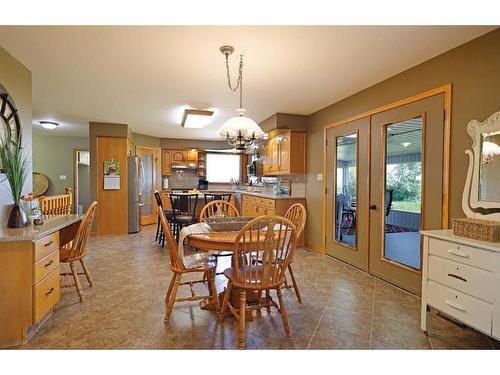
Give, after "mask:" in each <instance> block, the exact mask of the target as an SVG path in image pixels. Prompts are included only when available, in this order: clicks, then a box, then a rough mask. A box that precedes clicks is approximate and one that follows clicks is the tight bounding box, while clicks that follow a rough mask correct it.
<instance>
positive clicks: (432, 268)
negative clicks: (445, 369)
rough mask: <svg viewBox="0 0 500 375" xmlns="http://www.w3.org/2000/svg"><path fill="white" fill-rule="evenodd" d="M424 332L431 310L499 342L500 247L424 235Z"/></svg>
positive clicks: (438, 233)
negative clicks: (430, 308)
mask: <svg viewBox="0 0 500 375" xmlns="http://www.w3.org/2000/svg"><path fill="white" fill-rule="evenodd" d="M422 235H423V245H424V254H423V273H422V316H421V328H422V330H423V331H425V332H427V319H428V310H429V307H433V308H435V309H436V310H438V311H440V312H443V313H444V314H446V315H448V316H450V317H452V318H454V319H456V320H458V321H460V322H462V323H465V324H467V325H468V326H471V327H473V328H475V329H477V330H479V331H481V332H484V333H485V334H487V335H489V336H493V337H495V338H496V339H500V243H489V242H481V241H475V240H470V239H468V238H464V237H458V236H455V235H454V234H453V232H452V231H451V230H429V231H423V232H422Z"/></svg>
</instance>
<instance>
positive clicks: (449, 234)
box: [420, 229, 500, 253]
mask: <svg viewBox="0 0 500 375" xmlns="http://www.w3.org/2000/svg"><path fill="white" fill-rule="evenodd" d="M420 234H422V235H423V236H428V237H433V238H437V239H439V240H445V241H451V242H460V243H463V244H465V245H468V246H472V247H479V248H481V249H486V250H491V251H496V252H499V253H500V242H485V241H477V240H473V239H471V238H467V237H461V236H457V235H454V234H453V230H452V229H437V230H423V231H420Z"/></svg>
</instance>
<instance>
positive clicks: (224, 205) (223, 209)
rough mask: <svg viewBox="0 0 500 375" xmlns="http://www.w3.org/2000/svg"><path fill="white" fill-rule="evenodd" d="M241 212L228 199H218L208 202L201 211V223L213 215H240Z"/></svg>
mask: <svg viewBox="0 0 500 375" xmlns="http://www.w3.org/2000/svg"><path fill="white" fill-rule="evenodd" d="M238 216H240V212H239V211H238V209H237V208H236V207H235V206H234V205H233V204H232V203H229V202H228V201H224V200H216V201H211V202H210V203H208V204H206V205H205V206H204V207H203V208H202V209H201V212H200V223H202V222H203V219H208V218H211V217H238Z"/></svg>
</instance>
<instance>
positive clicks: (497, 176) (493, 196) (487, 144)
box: [479, 130, 500, 202]
mask: <svg viewBox="0 0 500 375" xmlns="http://www.w3.org/2000/svg"><path fill="white" fill-rule="evenodd" d="M479 200H480V201H490V202H491V201H492V202H500V130H497V131H493V132H490V133H482V134H481V166H480V169H479Z"/></svg>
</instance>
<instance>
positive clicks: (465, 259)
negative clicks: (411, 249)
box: [429, 238, 495, 271]
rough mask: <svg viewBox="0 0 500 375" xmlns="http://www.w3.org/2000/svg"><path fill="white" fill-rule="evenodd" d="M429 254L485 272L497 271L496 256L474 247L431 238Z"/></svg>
mask: <svg viewBox="0 0 500 375" xmlns="http://www.w3.org/2000/svg"><path fill="white" fill-rule="evenodd" d="M429 253H430V254H434V255H439V256H440V257H443V258H446V259H450V260H454V261H457V262H460V263H463V264H468V265H470V266H474V267H479V268H482V269H483V270H487V271H494V270H495V254H494V253H493V252H491V251H487V250H481V249H477V248H475V247H472V246H467V245H462V244H459V243H456V242H448V241H442V240H439V239H436V238H429Z"/></svg>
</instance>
